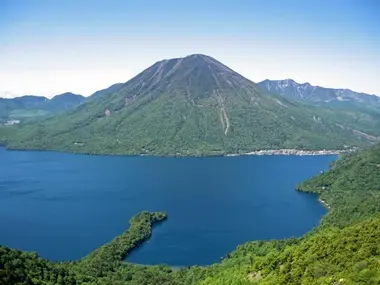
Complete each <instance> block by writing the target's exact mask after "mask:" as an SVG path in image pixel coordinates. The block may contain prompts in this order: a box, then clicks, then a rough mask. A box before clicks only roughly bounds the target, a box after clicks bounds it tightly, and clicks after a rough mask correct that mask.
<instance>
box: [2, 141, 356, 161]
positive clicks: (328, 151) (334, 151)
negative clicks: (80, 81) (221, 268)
mask: <svg viewBox="0 0 380 285" xmlns="http://www.w3.org/2000/svg"><path fill="white" fill-rule="evenodd" d="M0 147H4V148H5V150H7V151H35V152H57V153H65V154H79V155H91V156H92V155H104V156H126V157H138V156H147V157H196V158H205V157H232V156H249V155H258V156H260V155H297V156H317V155H339V154H343V153H350V152H353V151H355V150H357V148H356V147H355V148H351V149H344V150H342V149H323V150H303V149H270V150H254V151H251V152H241V153H208V154H181V153H176V154H149V153H134V154H133V153H129V154H128V153H125V154H121V153H90V152H81V151H75V150H66V151H64V150H54V149H33V148H31V149H24V148H9V147H8V146H7V145H6V144H0Z"/></svg>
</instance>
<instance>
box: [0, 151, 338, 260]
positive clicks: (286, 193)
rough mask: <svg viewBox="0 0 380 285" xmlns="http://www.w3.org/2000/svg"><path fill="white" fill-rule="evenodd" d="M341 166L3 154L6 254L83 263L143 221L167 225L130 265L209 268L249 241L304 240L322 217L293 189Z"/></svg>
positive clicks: (289, 160) (0, 180) (245, 159)
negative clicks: (147, 215)
mask: <svg viewBox="0 0 380 285" xmlns="http://www.w3.org/2000/svg"><path fill="white" fill-rule="evenodd" d="M335 159H336V156H237V157H209V158H174V157H172V158H164V157H124V156H89V155H74V154H66V153H55V152H35V151H6V150H5V148H0V228H1V231H0V244H1V245H6V246H9V247H13V248H18V249H22V250H28V251H36V252H38V253H39V254H40V255H41V256H42V257H45V258H49V259H51V260H57V261H58V260H59V261H61V260H74V259H79V258H81V257H83V256H85V255H87V254H88V253H90V252H91V251H92V250H94V249H95V248H97V247H99V246H101V245H102V244H104V243H105V242H107V241H109V240H111V239H112V238H114V237H115V236H116V235H118V234H120V233H121V232H123V231H124V230H125V229H126V228H127V227H128V221H129V219H130V218H131V217H132V216H134V215H135V214H137V213H138V212H140V211H143V210H148V211H165V212H166V213H167V214H168V216H169V218H168V220H167V221H165V222H163V223H161V224H160V225H158V226H156V227H155V228H154V230H153V236H152V237H151V239H150V240H149V241H147V242H146V243H145V244H143V245H142V246H141V247H140V248H138V249H136V250H134V251H133V252H132V253H131V254H130V256H129V257H128V258H127V261H130V262H135V263H141V264H160V263H167V264H169V265H172V266H187V265H195V264H198V265H206V264H210V263H213V262H217V261H219V260H220V258H221V257H222V256H224V255H225V254H227V253H228V252H231V251H233V250H234V249H235V248H236V246H237V245H239V244H242V243H244V242H246V241H249V240H260V239H279V238H286V237H294V236H301V235H303V234H304V233H306V232H307V231H309V230H310V229H311V228H312V227H314V226H316V225H317V224H318V223H319V221H320V219H321V218H322V216H323V215H324V214H325V213H326V209H325V208H324V207H323V206H322V205H321V204H320V203H319V202H318V201H317V197H316V196H315V195H311V194H305V193H300V192H297V191H295V190H294V188H295V185H296V184H297V183H299V182H301V181H303V180H305V179H307V178H309V177H311V176H313V175H316V174H318V173H319V172H320V171H321V170H326V169H327V168H328V165H329V163H330V162H332V161H333V160H335Z"/></svg>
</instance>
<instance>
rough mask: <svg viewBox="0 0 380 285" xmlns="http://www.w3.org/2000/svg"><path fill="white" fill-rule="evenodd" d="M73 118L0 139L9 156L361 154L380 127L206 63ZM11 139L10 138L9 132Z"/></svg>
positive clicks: (158, 71)
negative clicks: (357, 150) (14, 151)
mask: <svg viewBox="0 0 380 285" xmlns="http://www.w3.org/2000/svg"><path fill="white" fill-rule="evenodd" d="M91 97H92V98H90V99H89V100H86V101H85V102H84V103H83V104H81V105H80V106H78V107H77V108H75V109H74V110H71V111H68V112H65V113H63V114H61V115H58V116H55V117H53V118H49V120H46V121H43V122H39V123H38V124H37V123H35V124H30V125H25V126H21V127H20V128H18V129H17V131H16V132H15V135H13V136H11V137H8V138H7V137H1V133H0V139H1V140H3V141H6V142H7V144H8V147H10V148H22V149H51V150H60V151H71V152H84V153H106V154H152V155H212V154H226V153H245V152H250V151H253V150H258V149H281V148H297V149H323V148H329V149H334V148H339V149H342V148H349V147H352V146H364V145H368V144H371V143H373V142H375V141H377V140H378V136H379V135H380V128H377V125H376V123H377V124H378V123H379V122H380V120H378V121H376V122H373V121H372V120H371V121H367V120H366V119H362V120H356V119H355V120H354V119H352V118H351V117H350V116H348V115H345V114H342V115H339V113H337V112H330V111H326V112H324V111H321V110H319V109H318V110H317V109H316V108H315V107H313V106H305V105H304V104H302V103H298V102H296V101H293V100H290V99H286V98H284V97H283V96H281V95H277V94H272V93H269V92H265V91H263V90H262V88H260V87H259V86H258V85H257V84H255V83H253V82H252V81H250V80H248V79H246V78H244V77H243V76H241V75H240V74H238V73H236V72H235V71H233V70H231V69H230V68H228V67H227V66H225V65H223V64H222V63H220V62H219V61H217V60H215V59H213V58H212V57H209V56H206V55H200V54H196V55H191V56H187V57H184V58H175V59H169V60H162V61H159V62H157V63H155V64H153V65H152V66H151V67H149V68H147V69H146V70H144V71H143V72H141V73H140V74H138V75H137V76H136V77H134V78H132V79H131V80H129V81H128V82H126V83H121V84H116V85H113V86H111V87H110V88H108V89H105V90H102V91H100V92H97V93H95V94H94V95H93V96H91ZM8 133H9V132H8Z"/></svg>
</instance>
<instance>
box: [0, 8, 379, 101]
mask: <svg viewBox="0 0 380 285" xmlns="http://www.w3.org/2000/svg"><path fill="white" fill-rule="evenodd" d="M379 14H380V1H377V0H357V1H354V0H319V1H312V0H310V1H307V0H289V1H286V0H282V1H281V0H251V1H248V0H247V1H243V0H241V1H239V0H235V1H232V0H231V1H223V0H219V1H206V0H203V1H199V0H192V1H180V0H177V1H173V0H166V1H157V0H155V1H153V0H151V1H150V0H139V1H127V0H126V1H116V0H108V1H106V0H104V1H99V0H91V1H90V0H76V1H72V0H65V1H53V0H52V1H49V0H0V96H4V97H5V96H7V97H11V96H17V95H23V94H38V95H44V96H48V97H50V96H52V95H54V94H58V93H63V92H66V91H72V92H74V93H79V94H83V95H90V94H91V93H93V92H95V91H96V90H99V89H102V88H105V87H107V86H109V85H111V84H113V83H116V82H125V81H127V80H128V79H130V78H131V77H133V76H134V75H136V74H137V73H139V72H140V71H142V70H143V69H145V68H147V67H148V66H150V65H152V64H153V63H154V62H156V61H158V60H161V59H165V58H166V59H167V58H173V57H182V56H186V55H189V54H193V53H203V54H207V55H210V56H212V57H214V58H216V59H218V60H219V61H221V62H223V63H224V64H226V65H228V66H230V67H231V68H232V69H234V70H235V71H237V72H239V73H241V74H242V75H244V76H246V77H247V78H249V79H251V80H253V81H255V82H259V81H261V80H264V79H266V78H270V79H285V78H292V79H295V80H296V81H299V82H310V83H311V84H314V85H320V86H325V87H334V88H341V87H343V88H350V89H353V90H355V91H361V92H366V93H371V94H377V95H380V82H379V78H380V17H379V16H378V15H379Z"/></svg>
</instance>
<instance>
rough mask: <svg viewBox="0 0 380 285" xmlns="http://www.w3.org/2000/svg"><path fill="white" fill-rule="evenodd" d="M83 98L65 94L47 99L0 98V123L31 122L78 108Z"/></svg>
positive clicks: (30, 97) (37, 97)
mask: <svg viewBox="0 0 380 285" xmlns="http://www.w3.org/2000/svg"><path fill="white" fill-rule="evenodd" d="M84 99H85V97H84V96H82V95H77V94H74V93H71V92H66V93H63V94H59V95H56V96H54V97H53V98H51V99H48V98H46V97H43V96H37V95H25V96H20V97H15V98H0V122H1V121H7V120H15V119H16V120H22V121H24V120H33V119H36V118H43V117H46V116H51V115H55V114H58V113H60V112H63V111H67V110H71V109H73V108H75V107H77V106H79V105H80V104H81V103H82V102H83V101H84Z"/></svg>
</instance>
